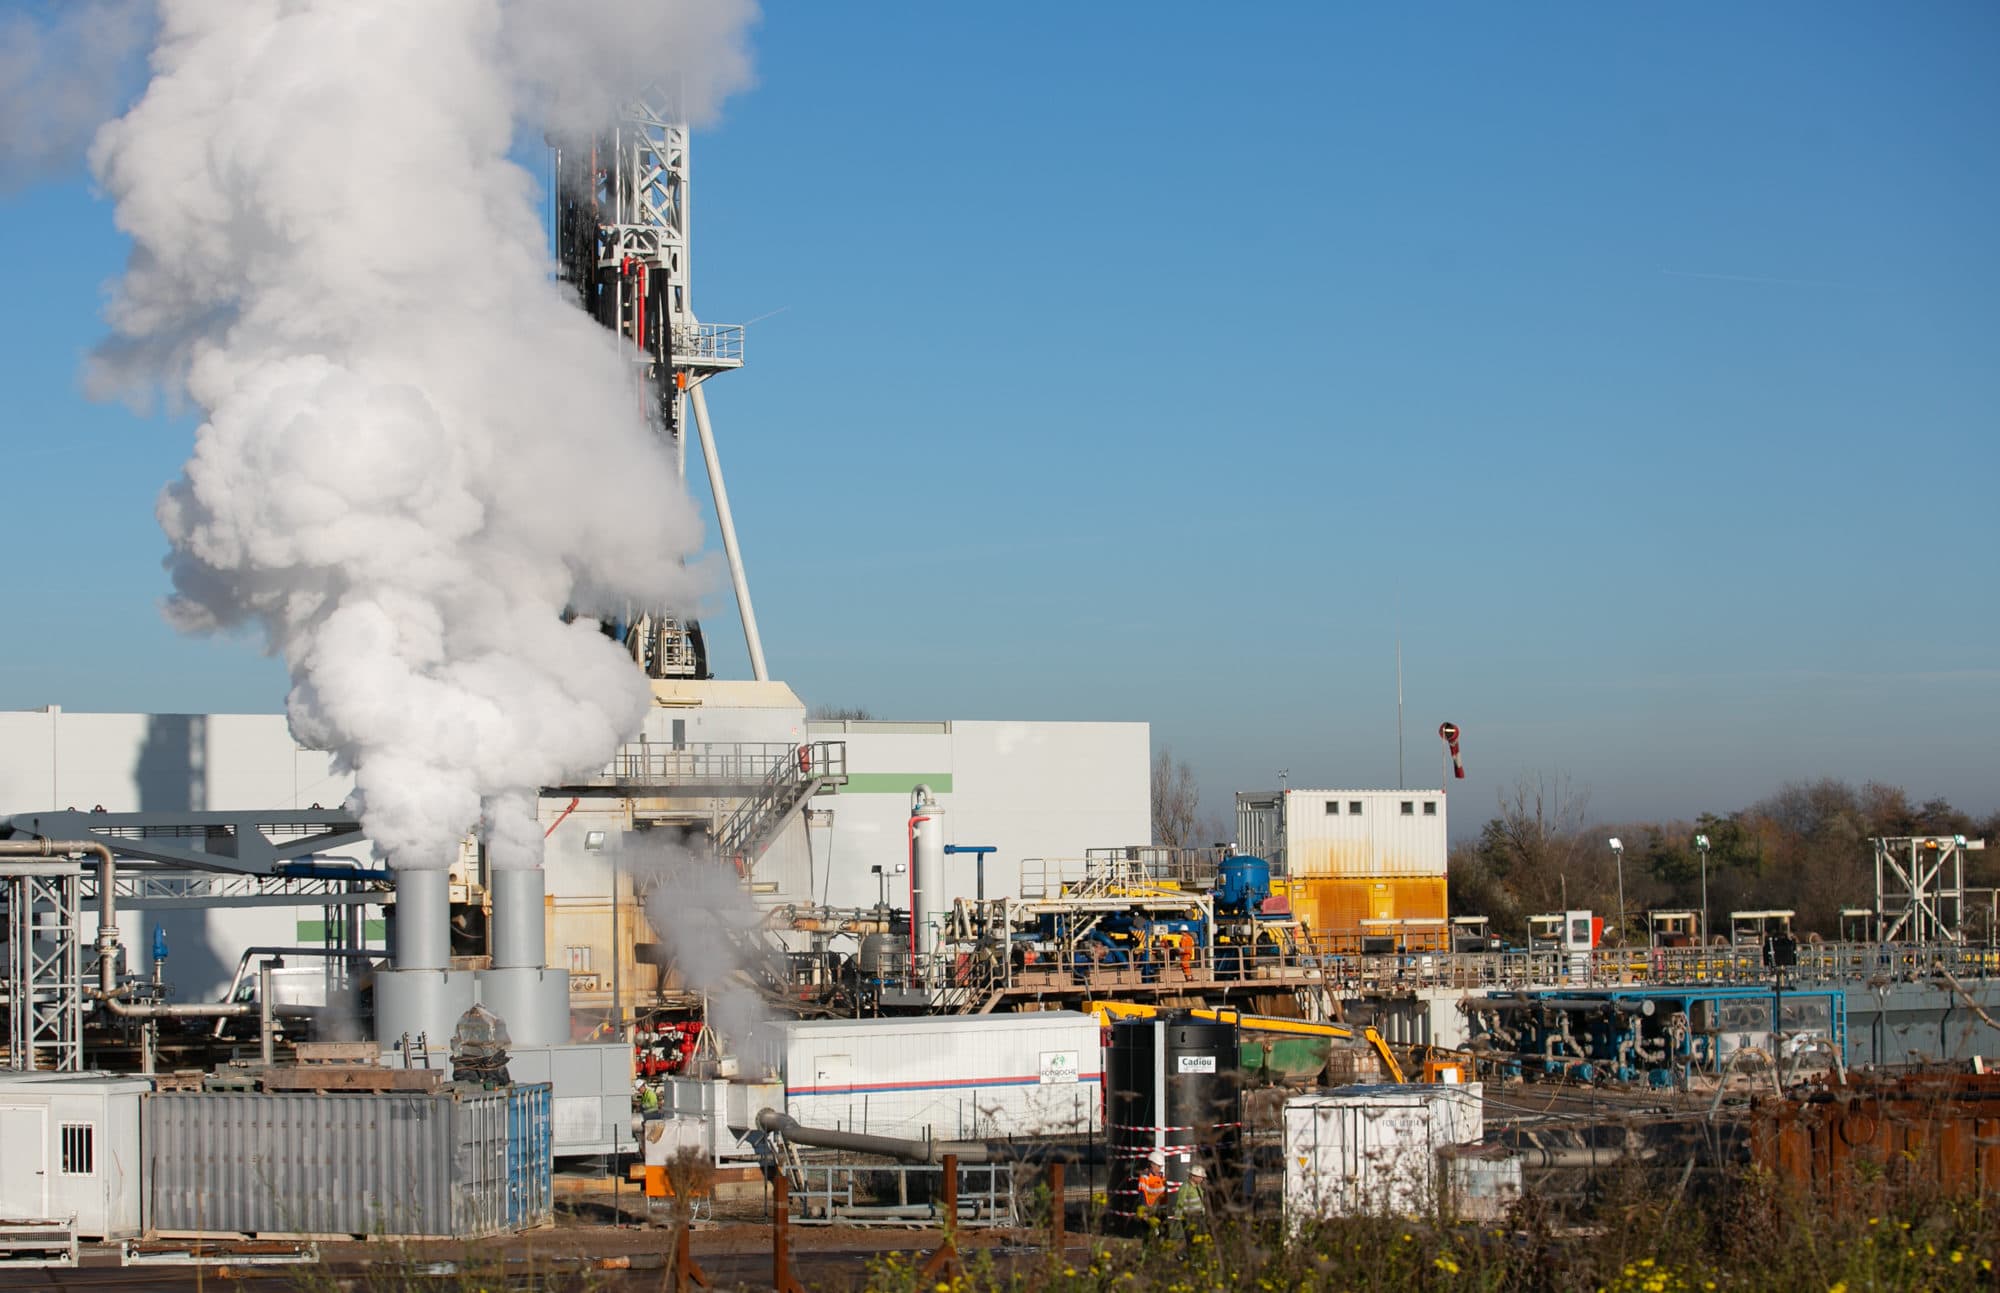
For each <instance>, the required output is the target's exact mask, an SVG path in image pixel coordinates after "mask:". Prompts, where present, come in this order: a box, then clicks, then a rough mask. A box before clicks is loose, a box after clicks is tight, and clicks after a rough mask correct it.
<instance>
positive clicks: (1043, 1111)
mask: <svg viewBox="0 0 2000 1293" xmlns="http://www.w3.org/2000/svg"><path fill="white" fill-rule="evenodd" d="M784 1078H785V1103H786V1110H785V1111H786V1112H787V1113H789V1114H791V1116H792V1117H793V1118H795V1119H797V1120H798V1121H799V1122H800V1123H802V1124H803V1125H805V1126H808V1127H825V1128H832V1129H835V1130H840V1131H858V1132H867V1133H869V1134H871V1135H876V1136H899V1137H904V1138H908V1139H922V1138H923V1137H925V1136H929V1137H930V1138H931V1139H933V1140H970V1139H979V1138H983V1137H991V1136H1029V1135H1066V1134H1077V1135H1081V1134H1084V1133H1087V1132H1089V1131H1092V1130H1094V1129H1096V1128H1097V1127H1098V1126H1099V1125H1100V1107H1101V1105H1102V1098H1101V1092H1102V1090H1103V1085H1104V1059H1103V1050H1102V1047H1101V1045H1100V1041H1099V1031H1098V1024H1097V1018H1096V1016H1094V1015H1085V1014H1079V1013H1076V1012H1074V1011H1030V1012H1025V1013H1022V1014H1014V1015H938V1016H923V1017H918V1018H910V1019H811V1020H800V1021H797V1022H794V1023H790V1024H787V1025H785V1072H784Z"/></svg>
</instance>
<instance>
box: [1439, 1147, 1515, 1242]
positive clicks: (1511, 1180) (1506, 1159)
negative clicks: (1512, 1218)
mask: <svg viewBox="0 0 2000 1293" xmlns="http://www.w3.org/2000/svg"><path fill="white" fill-rule="evenodd" d="M1438 1163H1439V1165H1440V1168H1441V1170H1442V1172H1443V1180H1442V1186H1443V1189H1444V1191H1445V1200H1446V1208H1447V1209H1448V1211H1449V1212H1450V1214H1451V1217H1452V1218H1453V1219H1454V1220H1456V1221H1482V1222H1487V1223H1492V1222H1497V1221H1502V1220H1505V1219H1506V1216H1507V1210H1508V1209H1509V1208H1512V1207H1513V1206H1514V1205H1515V1204H1517V1203H1519V1202H1520V1201H1521V1156H1520V1155H1519V1154H1516V1153H1515V1152H1514V1151H1512V1150H1510V1149H1508V1148H1506V1147H1505V1146H1504V1145H1472V1146H1463V1145H1454V1146H1449V1147H1447V1148H1445V1149H1443V1150H1440V1151H1439V1154H1438Z"/></svg>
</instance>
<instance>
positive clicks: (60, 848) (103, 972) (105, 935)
mask: <svg viewBox="0 0 2000 1293" xmlns="http://www.w3.org/2000/svg"><path fill="white" fill-rule="evenodd" d="M72 853H95V854H96V855H97V990H98V991H99V992H100V993H102V994H103V995H104V996H105V998H106V999H107V1000H108V999H109V998H110V997H112V996H113V995H114V994H116V993H117V991H118V892H117V890H118V885H117V881H118V863H117V861H116V859H114V858H113V857H112V856H111V850H110V849H109V848H107V847H105V846H104V845H102V844H99V843H98V842H97V841H96V840H0V857H43V858H59V857H68V856H69V855H70V854H72ZM121 1013H122V1012H121Z"/></svg>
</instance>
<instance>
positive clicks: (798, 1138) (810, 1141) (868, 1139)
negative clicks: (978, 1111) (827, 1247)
mask: <svg viewBox="0 0 2000 1293" xmlns="http://www.w3.org/2000/svg"><path fill="white" fill-rule="evenodd" d="M757 1126H758V1127H759V1128H761V1129H763V1130H764V1131H768V1132H772V1133H774V1134H776V1135H779V1136H783V1137H784V1138H785V1139H786V1140H789V1141H791V1142H792V1143H793V1144H795V1145H816V1146H818V1147H819V1148H821V1149H844V1150H847V1151H848V1152H850V1153H855V1154H874V1155H877V1156H878V1157H881V1158H895V1159H900V1160H902V1161H903V1162H905V1163H941V1162H943V1161H944V1156H945V1155H946V1154H956V1155H957V1156H958V1161H959V1162H961V1163H984V1162H988V1161H990V1156H989V1153H988V1150H987V1147H986V1146H984V1145H979V1144H966V1143H961V1142H957V1141H941V1140H903V1139H901V1138H900V1137H896V1136H870V1135H867V1134H865V1133H863V1132H858V1131H834V1130H833V1129H832V1128H829V1127H806V1126H802V1125H800V1123H799V1122H798V1121H797V1120H795V1119H794V1118H793V1117H792V1116H791V1115H790V1114H788V1113H780V1112H778V1111H777V1110H776V1109H765V1110H763V1111H762V1112H760V1113H759V1114H758V1115H757Z"/></svg>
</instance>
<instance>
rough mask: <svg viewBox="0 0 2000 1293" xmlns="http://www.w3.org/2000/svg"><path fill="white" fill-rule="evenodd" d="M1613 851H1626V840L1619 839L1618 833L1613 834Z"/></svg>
mask: <svg viewBox="0 0 2000 1293" xmlns="http://www.w3.org/2000/svg"><path fill="white" fill-rule="evenodd" d="M1611 851H1612V852H1613V853H1623V852H1624V851H1625V841H1624V840H1621V839H1619V838H1618V837H1617V836H1616V835H1614V836H1612V837H1611Z"/></svg>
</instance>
